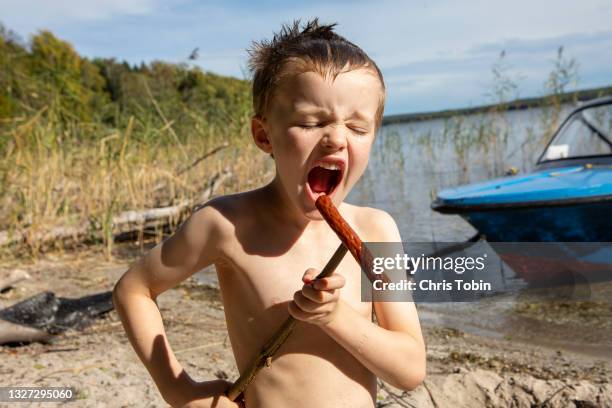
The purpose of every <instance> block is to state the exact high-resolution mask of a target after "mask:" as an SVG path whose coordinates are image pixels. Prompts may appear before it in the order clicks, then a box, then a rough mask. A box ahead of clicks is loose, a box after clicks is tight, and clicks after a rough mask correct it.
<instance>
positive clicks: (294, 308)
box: [289, 302, 324, 320]
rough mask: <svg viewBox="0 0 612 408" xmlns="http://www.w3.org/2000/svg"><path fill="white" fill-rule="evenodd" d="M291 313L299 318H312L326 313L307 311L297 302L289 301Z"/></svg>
mask: <svg viewBox="0 0 612 408" xmlns="http://www.w3.org/2000/svg"><path fill="white" fill-rule="evenodd" d="M289 314H290V315H291V316H293V317H295V318H296V319H298V320H312V319H317V318H319V317H321V316H323V315H324V313H310V312H305V311H304V310H302V309H300V307H299V306H298V305H297V304H296V303H295V302H290V303H289Z"/></svg>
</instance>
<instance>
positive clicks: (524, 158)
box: [347, 106, 571, 242]
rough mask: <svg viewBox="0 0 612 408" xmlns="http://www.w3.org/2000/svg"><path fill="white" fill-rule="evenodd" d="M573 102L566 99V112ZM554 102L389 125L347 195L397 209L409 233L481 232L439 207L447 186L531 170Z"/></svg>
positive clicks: (455, 235) (458, 235) (443, 237)
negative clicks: (435, 201) (543, 106)
mask: <svg viewBox="0 0 612 408" xmlns="http://www.w3.org/2000/svg"><path fill="white" fill-rule="evenodd" d="M570 110H571V106H563V107H562V109H561V112H560V114H559V118H560V119H563V118H564V117H565V116H566V115H567V114H568V113H569V111H570ZM551 113H552V112H551V110H550V109H547V110H542V109H535V108H534V109H528V110H515V111H509V112H506V113H495V114H476V115H469V116H459V117H454V118H449V119H434V120H427V121H420V122H411V123H401V124H392V125H385V126H383V127H382V128H381V130H380V132H379V135H378V136H377V139H376V142H375V145H374V148H373V150H372V154H371V157H370V163H369V165H368V169H367V170H366V172H365V174H364V175H363V177H362V179H361V180H360V181H359V183H358V184H357V185H356V186H355V188H354V189H353V191H351V194H350V195H349V196H348V199H347V201H348V202H350V203H353V204H357V205H367V206H372V207H376V208H380V209H384V210H385V211H387V212H389V214H391V215H392V216H393V218H394V219H395V220H396V222H397V225H398V227H399V229H400V233H401V235H402V239H403V240H404V241H411V242H421V241H449V242H451V241H462V240H464V239H466V238H468V237H469V236H471V235H473V234H474V233H475V231H474V229H472V228H471V226H469V225H468V224H467V223H466V222H464V221H462V220H461V219H460V218H459V217H457V216H449V215H440V214H438V213H435V212H434V211H431V209H430V204H431V202H432V199H433V197H435V195H436V193H437V192H438V191H440V190H442V189H444V188H446V187H450V186H456V185H460V184H465V183H469V182H476V181H481V180H488V179H491V178H494V177H498V176H503V175H504V174H505V173H506V171H508V170H509V169H510V168H512V167H513V168H515V169H516V170H518V171H520V172H528V171H530V170H531V169H532V168H533V166H534V164H535V162H536V161H537V159H538V157H539V155H540V154H541V152H542V150H543V149H544V146H545V144H546V142H547V139H548V138H547V135H546V129H547V128H550V126H549V122H550V117H551V116H552V115H551Z"/></svg>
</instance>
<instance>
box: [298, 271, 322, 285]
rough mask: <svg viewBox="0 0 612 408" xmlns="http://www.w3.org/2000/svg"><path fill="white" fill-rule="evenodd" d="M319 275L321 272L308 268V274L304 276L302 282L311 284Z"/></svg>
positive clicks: (305, 273)
mask: <svg viewBox="0 0 612 408" xmlns="http://www.w3.org/2000/svg"><path fill="white" fill-rule="evenodd" d="M318 274H319V271H318V270H316V269H315V268H308V269H306V272H304V276H302V282H304V283H310V282H312V281H313V280H314V279H315V278H316V277H317V275H318Z"/></svg>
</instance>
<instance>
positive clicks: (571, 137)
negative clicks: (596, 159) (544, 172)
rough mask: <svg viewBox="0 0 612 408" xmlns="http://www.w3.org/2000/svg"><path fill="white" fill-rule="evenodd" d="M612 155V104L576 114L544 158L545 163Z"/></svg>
mask: <svg viewBox="0 0 612 408" xmlns="http://www.w3.org/2000/svg"><path fill="white" fill-rule="evenodd" d="M609 155H612V104H607V105H601V106H594V107H591V108H586V109H583V110H580V111H578V112H575V113H574V114H573V115H572V116H571V118H570V119H569V120H568V121H567V122H565V124H564V125H563V127H562V128H561V130H560V131H559V132H558V133H557V135H556V136H555V138H554V139H553V141H552V142H551V143H550V144H549V145H548V147H547V148H546V151H545V152H544V154H543V155H542V158H541V161H551V160H561V159H571V158H580V157H593V156H609Z"/></svg>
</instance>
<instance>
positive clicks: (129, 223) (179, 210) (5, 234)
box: [0, 169, 232, 246]
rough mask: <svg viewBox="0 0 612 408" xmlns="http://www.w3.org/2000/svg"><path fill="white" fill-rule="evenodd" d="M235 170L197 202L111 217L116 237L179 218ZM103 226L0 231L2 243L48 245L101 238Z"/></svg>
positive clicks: (217, 180) (222, 176)
mask: <svg viewBox="0 0 612 408" xmlns="http://www.w3.org/2000/svg"><path fill="white" fill-rule="evenodd" d="M231 175H232V173H231V172H230V171H229V170H228V169H225V170H223V171H221V172H219V173H216V174H215V175H214V176H213V177H212V178H211V179H210V180H209V181H208V183H207V186H206V188H205V189H204V190H203V191H202V193H201V194H200V196H199V197H198V199H197V200H195V201H189V200H184V201H181V202H180V203H178V204H176V205H173V206H169V207H162V208H152V209H147V210H130V211H125V212H122V213H120V214H118V215H116V216H114V217H113V219H112V230H113V237H114V238H117V237H119V236H125V235H126V234H129V233H137V232H139V231H142V230H144V229H149V228H155V227H157V228H159V227H163V226H165V225H168V224H170V223H171V222H172V221H173V220H176V219H179V218H180V217H181V216H182V215H183V214H185V213H187V212H188V211H189V210H190V209H191V208H192V207H194V206H197V204H199V203H201V202H203V201H207V200H209V199H210V198H211V197H212V196H213V194H214V193H215V190H216V189H217V188H218V187H219V186H220V185H221V184H223V182H224V181H225V180H227V179H228V178H230V177H231ZM102 238H103V231H102V230H101V229H98V230H94V231H92V228H91V223H90V222H89V221H86V222H83V223H82V224H80V225H77V226H73V227H56V228H52V229H50V230H48V231H40V232H38V231H36V232H32V231H24V232H16V233H13V232H9V231H0V246H8V245H11V244H17V243H23V242H36V243H37V244H41V245H44V244H48V243H53V242H57V241H64V240H73V241H77V242H78V241H83V240H85V239H102Z"/></svg>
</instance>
